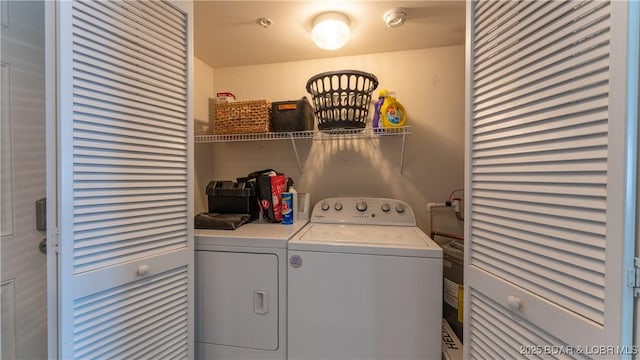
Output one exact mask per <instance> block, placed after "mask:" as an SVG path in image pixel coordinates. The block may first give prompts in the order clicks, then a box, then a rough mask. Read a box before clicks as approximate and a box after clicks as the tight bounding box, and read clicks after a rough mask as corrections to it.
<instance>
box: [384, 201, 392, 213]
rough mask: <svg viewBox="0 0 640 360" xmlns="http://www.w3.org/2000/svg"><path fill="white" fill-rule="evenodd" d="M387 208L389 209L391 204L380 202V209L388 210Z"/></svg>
mask: <svg viewBox="0 0 640 360" xmlns="http://www.w3.org/2000/svg"><path fill="white" fill-rule="evenodd" d="M389 210H391V206H389V204H387V203H384V204H382V211H384V212H389Z"/></svg>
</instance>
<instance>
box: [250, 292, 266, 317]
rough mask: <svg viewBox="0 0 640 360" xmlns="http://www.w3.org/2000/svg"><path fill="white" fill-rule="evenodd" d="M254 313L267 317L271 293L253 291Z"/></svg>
mask: <svg viewBox="0 0 640 360" xmlns="http://www.w3.org/2000/svg"><path fill="white" fill-rule="evenodd" d="M253 312H254V313H256V314H260V315H266V314H267V313H268V312H269V292H268V291H266V290H254V291H253Z"/></svg>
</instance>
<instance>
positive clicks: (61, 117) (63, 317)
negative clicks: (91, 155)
mask: <svg viewBox="0 0 640 360" xmlns="http://www.w3.org/2000/svg"><path fill="white" fill-rule="evenodd" d="M56 6H57V7H56V10H57V13H56V20H57V22H56V41H57V43H56V51H57V53H56V61H57V63H56V69H57V72H56V73H57V79H71V78H72V76H73V75H72V74H71V72H72V71H73V66H72V59H73V56H72V55H73V49H72V45H73V41H72V34H73V30H72V11H73V10H72V7H73V2H71V1H58V2H56ZM56 91H57V97H56V99H57V104H58V105H59V106H58V107H57V109H56V113H57V119H58V121H57V124H56V125H57V126H56V129H57V139H58V143H57V152H56V153H57V170H58V173H57V176H56V179H57V185H56V186H57V195H58V199H71V198H72V196H73V189H72V187H71V186H66V187H65V186H64V185H65V184H71V183H72V182H73V179H72V175H73V171H72V170H71V169H72V167H73V152H72V151H73V147H72V146H69V145H70V144H67V143H64V141H65V140H67V139H72V136H73V129H72V127H71V126H64V125H65V123H66V124H69V123H70V122H71V121H70V120H68V119H72V117H73V108H72V104H73V84H72V82H70V81H57V83H56ZM65 119H67V120H66V121H65ZM57 215H58V217H57V220H58V221H57V223H58V231H59V232H58V238H59V239H61V241H59V243H58V255H59V256H58V259H59V261H58V339H59V341H58V358H61V359H70V358H73V343H72V340H73V308H71V307H69V306H66V307H65V306H64V304H72V303H73V293H72V289H73V286H72V284H71V281H72V279H73V262H72V261H64V257H65V256H72V252H73V249H72V248H67V247H71V246H72V245H73V242H72V241H66V242H65V241H64V239H73V206H72V204H71V202H69V201H67V202H62V201H58V204H57Z"/></svg>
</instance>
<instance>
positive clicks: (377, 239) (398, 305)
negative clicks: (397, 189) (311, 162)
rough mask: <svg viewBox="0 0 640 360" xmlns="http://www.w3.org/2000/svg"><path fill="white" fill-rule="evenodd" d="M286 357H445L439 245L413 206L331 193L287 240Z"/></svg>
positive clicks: (394, 201)
mask: <svg viewBox="0 0 640 360" xmlns="http://www.w3.org/2000/svg"><path fill="white" fill-rule="evenodd" d="M288 256H289V265H288V271H287V273H288V287H289V292H288V308H289V312H288V358H289V359H295V360H299V359H421V360H424V359H440V358H441V356H442V353H441V342H442V337H441V327H442V249H441V248H440V247H439V246H438V245H437V244H436V243H435V242H434V241H433V240H431V239H430V238H429V237H428V236H427V235H426V234H425V233H424V232H423V231H422V230H420V229H419V228H418V227H416V221H415V215H414V213H413V210H412V209H411V207H410V206H409V205H408V204H407V203H405V202H403V201H399V200H394V199H384V198H355V197H349V198H346V197H342V198H329V199H326V200H323V201H320V202H319V203H318V204H316V206H315V207H314V209H313V212H312V215H311V221H310V223H309V224H308V225H306V226H305V227H304V228H303V229H302V230H301V231H300V232H299V233H298V234H296V235H295V236H294V237H293V238H292V239H291V240H290V241H289V243H288Z"/></svg>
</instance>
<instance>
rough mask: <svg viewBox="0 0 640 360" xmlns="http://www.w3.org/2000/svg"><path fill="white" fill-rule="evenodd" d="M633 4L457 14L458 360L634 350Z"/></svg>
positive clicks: (549, 4) (532, 6) (533, 5)
mask: <svg viewBox="0 0 640 360" xmlns="http://www.w3.org/2000/svg"><path fill="white" fill-rule="evenodd" d="M637 6H638V4H637V3H635V4H631V3H629V2H622V1H618V2H615V1H614V2H608V1H522V2H520V1H474V2H471V3H470V4H469V5H468V9H467V11H468V13H467V15H468V16H467V20H468V21H467V25H468V34H469V36H468V38H467V42H468V43H467V51H468V65H469V66H468V67H469V73H468V76H467V79H468V80H467V81H468V89H467V91H468V98H469V107H470V108H469V109H468V115H467V144H468V145H467V147H468V148H467V164H466V170H467V171H466V176H467V179H466V184H467V199H466V200H467V201H466V204H467V206H466V211H467V213H466V216H465V218H466V219H467V221H466V230H465V231H466V234H465V238H466V239H468V240H467V246H466V249H465V256H466V259H465V264H466V268H465V307H464V310H465V323H464V325H465V336H464V340H465V352H466V353H465V355H466V357H468V358H500V357H506V358H514V357H519V356H521V355H542V356H545V357H548V356H551V357H554V356H557V357H561V358H562V357H568V358H571V357H581V356H582V355H587V356H596V355H603V354H604V355H608V356H609V357H614V358H617V357H619V356H622V355H624V354H625V353H626V354H627V355H629V354H631V353H632V352H633V350H634V349H633V348H632V347H631V345H632V326H633V323H632V319H633V289H632V288H631V287H630V286H629V284H628V280H629V279H628V275H629V271H630V270H631V269H632V267H633V256H634V255H633V254H634V251H633V247H634V242H635V240H634V236H635V218H634V217H635V216H634V215H635V207H636V198H635V185H636V184H635V179H636V161H637V144H636V142H637V140H636V138H637V120H638V119H637V109H638V99H637V94H638V92H637V86H638V85H637V83H638V82H637V74H638V72H637V69H638V54H637V53H631V52H629V51H628V50H629V49H633V48H634V46H633V43H632V42H633V41H638V34H637V26H635V25H633V24H634V23H635V24H636V25H637V21H638V19H637V18H634V16H633V14H636V15H635V16H637V14H638V12H637ZM634 8H635V9H634ZM630 44H631V45H630ZM635 52H637V46H636V47H635ZM633 74H635V75H633ZM628 75H631V76H628ZM634 76H635V78H634ZM634 109H635V110H634ZM544 346H547V347H546V348H545V347H544ZM589 346H592V347H589ZM593 346H627V347H622V348H607V349H606V350H602V348H600V347H597V348H596V347H593ZM636 350H637V348H636Z"/></svg>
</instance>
